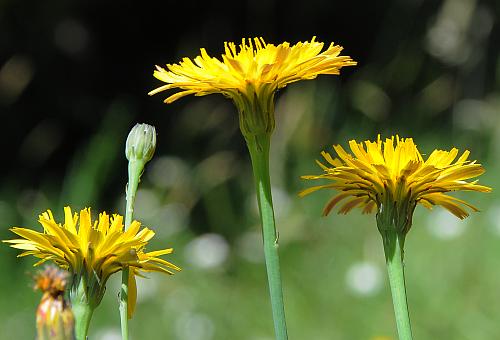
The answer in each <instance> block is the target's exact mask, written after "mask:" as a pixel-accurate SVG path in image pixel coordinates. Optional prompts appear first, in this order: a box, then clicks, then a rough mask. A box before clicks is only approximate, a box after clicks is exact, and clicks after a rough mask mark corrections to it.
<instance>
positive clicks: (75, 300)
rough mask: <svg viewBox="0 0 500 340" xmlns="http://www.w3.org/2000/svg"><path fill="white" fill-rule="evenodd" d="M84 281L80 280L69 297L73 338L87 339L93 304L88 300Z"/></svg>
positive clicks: (77, 339)
mask: <svg viewBox="0 0 500 340" xmlns="http://www.w3.org/2000/svg"><path fill="white" fill-rule="evenodd" d="M85 286H86V281H85V280H81V281H80V282H79V284H78V287H76V290H75V291H72V293H73V294H70V297H71V309H72V311H73V315H74V317H75V338H76V340H87V334H88V332H89V326H90V320H91V319H92V314H93V313H94V308H95V307H93V304H92V303H91V301H90V300H89V296H88V293H87V289H86V287H85Z"/></svg>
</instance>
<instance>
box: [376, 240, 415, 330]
mask: <svg viewBox="0 0 500 340" xmlns="http://www.w3.org/2000/svg"><path fill="white" fill-rule="evenodd" d="M382 239H383V241H384V252H385V260H386V264H387V272H388V274H389V283H390V285H391V293H392V303H393V304H394V314H395V316H396V325H397V328H398V335H399V339H400V340H411V339H413V337H412V333H411V325H410V314H409V312H408V301H407V299H406V287H405V274H404V263H403V255H404V254H403V244H404V236H401V235H398V234H397V233H396V232H395V231H386V232H385V233H382Z"/></svg>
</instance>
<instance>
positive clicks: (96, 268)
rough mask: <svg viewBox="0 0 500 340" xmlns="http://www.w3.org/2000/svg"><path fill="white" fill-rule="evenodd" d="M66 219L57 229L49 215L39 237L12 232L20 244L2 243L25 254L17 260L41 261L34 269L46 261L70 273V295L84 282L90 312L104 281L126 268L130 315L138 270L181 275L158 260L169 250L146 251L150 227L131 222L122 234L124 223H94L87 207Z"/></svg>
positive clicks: (105, 219) (104, 217)
mask: <svg viewBox="0 0 500 340" xmlns="http://www.w3.org/2000/svg"><path fill="white" fill-rule="evenodd" d="M64 215H65V221H64V224H60V223H57V222H56V221H55V220H54V216H53V215H52V212H51V211H50V210H47V211H46V212H44V213H42V214H41V215H40V216H39V219H38V221H39V222H40V224H41V225H42V227H43V232H38V231H34V230H31V229H27V228H11V229H10V230H11V231H12V232H14V233H15V234H17V235H19V236H20V237H21V239H15V240H7V241H4V242H6V243H9V244H10V245H11V247H13V248H17V249H21V250H23V252H22V253H21V254H19V256H27V255H33V256H35V257H37V258H39V259H40V261H38V262H37V263H35V266H37V265H39V264H41V263H44V262H45V261H48V260H50V261H53V262H54V263H56V264H57V265H58V266H59V267H61V268H63V269H66V270H68V271H69V272H70V273H71V274H72V276H73V283H72V288H71V293H74V291H75V290H77V289H78V288H79V287H80V289H81V284H82V282H83V285H84V287H83V289H84V290H85V295H86V296H87V298H88V299H89V300H90V301H89V303H90V304H92V305H94V307H96V306H97V305H98V304H99V303H100V301H101V299H102V296H103V294H104V290H105V285H106V282H107V280H108V278H109V277H110V276H111V274H113V273H116V272H118V271H120V270H121V269H122V268H123V267H124V266H129V267H130V277H129V283H130V290H131V292H130V293H129V303H130V306H131V308H130V310H131V313H132V311H133V309H134V306H135V297H136V285H135V275H141V271H144V272H161V273H165V274H174V272H175V271H178V270H180V268H179V267H177V266H176V265H174V264H172V263H170V262H167V261H165V260H163V259H161V258H159V256H161V255H166V254H170V253H172V252H173V249H172V248H168V249H162V250H157V251H152V252H146V251H145V247H146V246H147V244H148V241H149V240H151V238H152V237H153V236H154V234H155V233H154V231H152V230H151V229H148V228H142V229H141V223H140V222H138V221H133V222H132V223H131V225H130V227H129V228H128V229H127V230H126V231H124V230H123V218H122V216H120V215H117V214H116V215H113V216H112V217H110V216H109V215H108V214H106V213H105V212H103V213H101V214H99V219H98V220H97V221H92V218H91V214H90V208H87V209H83V210H81V211H80V214H79V215H78V214H77V213H75V214H72V212H71V208H70V207H65V208H64ZM77 227H78V228H77ZM72 301H73V299H72Z"/></svg>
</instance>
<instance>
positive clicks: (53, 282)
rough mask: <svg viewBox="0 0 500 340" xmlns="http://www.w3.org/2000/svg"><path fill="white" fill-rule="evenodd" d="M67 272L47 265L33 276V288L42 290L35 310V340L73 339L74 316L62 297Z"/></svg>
mask: <svg viewBox="0 0 500 340" xmlns="http://www.w3.org/2000/svg"><path fill="white" fill-rule="evenodd" d="M66 282H67V273H66V272H64V271H62V270H59V269H58V268H56V267H54V266H47V267H46V268H45V270H44V271H42V272H40V273H38V274H37V275H36V276H35V289H40V290H41V291H42V292H43V296H42V300H41V301H40V304H39V305H38V308H37V310H36V329H37V338H36V339H37V340H49V339H50V340H74V339H75V318H74V316H73V312H72V311H71V308H70V307H69V304H68V303H67V301H66V300H65V298H64V290H65V288H66Z"/></svg>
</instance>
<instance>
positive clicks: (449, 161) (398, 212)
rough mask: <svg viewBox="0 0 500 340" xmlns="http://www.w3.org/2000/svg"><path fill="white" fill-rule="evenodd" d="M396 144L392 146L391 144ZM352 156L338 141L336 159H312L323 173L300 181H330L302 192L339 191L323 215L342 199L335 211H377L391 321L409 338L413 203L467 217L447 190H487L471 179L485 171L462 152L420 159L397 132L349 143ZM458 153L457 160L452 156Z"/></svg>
mask: <svg viewBox="0 0 500 340" xmlns="http://www.w3.org/2000/svg"><path fill="white" fill-rule="evenodd" d="M394 144H395V145H394ZM349 146H350V148H351V151H352V154H349V153H347V152H346V151H345V150H344V148H342V147H341V146H340V145H336V146H334V147H333V148H334V149H335V151H336V153H337V155H338V158H335V159H334V158H333V157H332V156H331V155H330V154H329V153H328V152H325V151H323V152H322V156H323V158H324V159H325V160H326V162H327V164H326V165H325V164H323V163H322V162H320V161H317V163H318V164H319V166H321V168H322V169H323V171H324V172H323V174H321V175H317V176H302V178H304V179H311V180H317V179H327V180H330V181H331V183H328V184H324V185H319V186H314V187H311V188H309V189H306V190H304V191H302V192H301V193H300V195H301V196H304V195H307V194H310V193H312V192H314V191H317V190H321V189H334V190H337V191H339V193H338V194H337V195H336V196H334V197H333V198H332V199H331V200H330V201H329V202H328V204H327V205H326V207H325V209H324V211H323V213H324V215H327V214H328V213H329V212H330V211H331V210H332V209H333V208H334V207H335V206H336V205H337V204H339V203H340V202H341V201H344V202H343V205H342V206H341V207H340V209H339V213H342V214H346V213H348V212H349V211H350V210H352V209H354V208H356V207H359V208H361V209H362V210H363V212H364V213H371V212H373V211H374V210H375V209H376V211H377V227H378V230H379V232H380V235H381V236H382V240H383V245H384V253H385V259H386V264H387V272H388V276H389V283H390V286H391V292H392V299H393V305H394V312H395V315H396V325H397V329H398V334H399V338H400V339H409V340H411V339H412V332H411V325H410V317H409V312H408V303H407V298H406V287H405V278H404V264H403V259H404V243H405V238H406V235H407V233H408V231H409V230H410V228H411V223H412V216H413V212H414V210H415V207H416V206H417V204H419V203H420V204H422V205H423V206H425V207H426V208H432V207H433V206H434V205H440V206H442V207H444V208H445V209H447V210H449V211H450V212H451V213H452V214H454V215H455V216H457V217H458V218H460V219H463V218H465V217H467V216H468V212H467V210H466V209H467V208H469V209H471V210H473V211H477V208H475V207H474V206H473V205H471V204H469V203H467V202H465V201H463V200H461V199H458V198H455V197H453V196H450V195H448V194H447V193H448V192H451V191H459V190H460V191H479V192H489V191H491V189H490V188H488V187H486V186H483V185H479V184H477V180H472V181H468V180H471V179H473V178H475V177H478V176H479V175H481V174H482V173H483V172H484V169H483V167H482V166H481V164H478V163H476V161H470V160H469V159H468V158H469V151H468V150H466V151H464V152H463V153H462V155H461V156H459V157H458V154H459V153H458V150H457V149H456V148H452V149H451V150H450V151H443V150H434V151H433V152H432V153H431V154H430V155H429V157H428V158H427V159H424V157H422V154H421V153H420V152H419V151H418V149H417V146H416V145H415V143H414V142H413V139H411V138H399V136H396V137H392V138H387V139H386V140H385V141H384V142H382V140H381V139H380V136H379V137H378V139H377V141H375V142H371V141H365V143H364V144H363V143H358V142H356V141H355V140H351V141H350V142H349ZM457 157H458V158H457Z"/></svg>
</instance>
